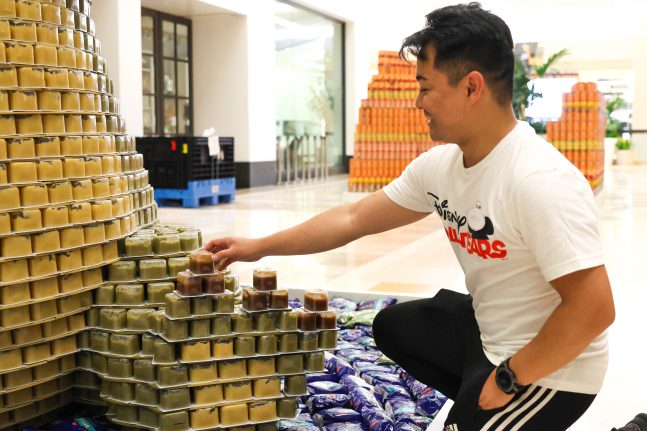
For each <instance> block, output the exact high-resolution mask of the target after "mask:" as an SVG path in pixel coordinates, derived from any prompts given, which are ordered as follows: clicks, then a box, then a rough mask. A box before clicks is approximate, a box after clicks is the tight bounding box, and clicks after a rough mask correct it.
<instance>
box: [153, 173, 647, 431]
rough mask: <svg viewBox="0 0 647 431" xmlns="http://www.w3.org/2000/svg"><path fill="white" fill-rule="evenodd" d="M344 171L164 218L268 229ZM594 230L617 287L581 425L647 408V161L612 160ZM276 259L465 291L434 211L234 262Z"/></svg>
mask: <svg viewBox="0 0 647 431" xmlns="http://www.w3.org/2000/svg"><path fill="white" fill-rule="evenodd" d="M345 190H346V182H345V178H344V177H339V178H336V179H333V180H330V181H328V182H325V183H306V184H298V185H291V186H282V187H267V188H258V189H253V190H251V191H249V190H244V191H239V192H238V194H237V196H236V200H235V201H234V202H233V203H231V204H225V205H219V206H211V207H202V208H199V209H181V208H161V209H160V212H159V214H160V219H161V221H162V222H164V223H181V224H185V225H187V224H188V225H191V226H195V227H199V228H200V229H202V231H203V236H204V238H205V239H206V240H208V239H210V238H213V237H220V236H252V237H258V236H262V235H267V234H271V233H273V232H275V231H277V230H280V229H285V228H288V227H290V226H293V225H295V224H297V223H300V222H302V221H305V220H307V219H308V218H310V217H312V216H314V215H315V214H317V213H319V212H321V211H325V210H326V209H329V208H332V207H334V206H337V205H340V204H342V203H343V202H344V201H348V200H349V199H352V197H351V196H349V195H348V194H347V193H346V192H345ZM598 204H599V207H600V218H601V223H600V232H601V234H602V238H603V240H604V244H605V252H606V255H607V262H608V263H607V267H608V271H609V275H610V277H611V281H612V285H613V288H614V295H615V301H616V311H617V318H616V322H615V324H614V325H613V327H612V329H611V355H610V366H609V371H608V374H607V379H606V382H605V386H604V388H603V390H602V392H601V393H600V394H599V396H598V397H597V399H596V401H595V402H594V404H593V406H592V407H591V408H590V409H589V411H588V412H587V413H586V415H585V416H584V417H583V418H582V419H581V420H580V421H579V422H578V423H577V424H576V425H575V426H573V427H572V430H577V431H597V430H609V429H610V428H611V427H612V426H620V425H623V424H624V423H626V422H627V421H628V420H629V419H631V418H633V416H634V415H635V414H636V413H637V412H639V411H647V395H645V393H646V392H645V391H646V390H647V362H646V358H647V338H646V337H645V333H646V332H647V312H645V309H646V308H647V284H646V283H645V281H644V280H645V274H644V272H643V271H644V269H645V268H646V267H647V264H646V261H645V249H646V248H647V166H636V167H628V168H619V167H614V168H612V169H610V170H609V171H608V173H607V176H606V184H605V188H604V191H603V192H602V193H601V194H600V195H599V196H598ZM259 265H263V266H272V267H275V268H276V269H277V270H278V271H279V282H280V284H282V285H283V286H285V287H290V288H298V289H308V288H325V289H328V290H330V291H340V292H353V293H354V294H356V295H357V294H362V293H367V292H368V293H377V294H383V295H386V294H389V293H392V294H396V295H400V296H407V295H411V296H421V297H422V296H429V295H433V294H434V293H435V292H436V291H437V290H438V289H439V288H449V289H454V290H458V291H465V288H464V285H463V274H462V271H461V269H460V266H459V265H458V262H457V261H456V259H455V257H454V255H453V252H452V250H451V247H450V246H449V243H448V241H447V239H446V236H445V233H444V231H443V230H442V228H441V223H440V220H439V219H438V217H436V216H431V217H428V218H427V219H425V220H422V221H420V222H418V223H415V224H412V225H409V226H406V227H403V228H400V229H397V230H394V231H391V232H386V233H382V234H379V235H374V236H371V237H366V238H362V239H360V240H358V241H355V242H354V243H351V244H348V245H346V246H345V247H341V248H339V249H337V250H333V251H330V252H327V253H321V254H317V255H310V256H293V257H267V258H264V259H262V260H261V261H260V262H257V263H237V264H235V265H234V266H233V268H234V269H235V270H237V271H238V272H239V273H240V275H241V281H242V282H243V283H249V282H250V281H251V271H252V268H253V267H255V266H259Z"/></svg>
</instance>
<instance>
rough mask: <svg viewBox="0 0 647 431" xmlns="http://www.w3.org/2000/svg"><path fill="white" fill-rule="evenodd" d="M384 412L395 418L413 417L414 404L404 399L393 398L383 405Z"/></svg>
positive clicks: (414, 411) (414, 412)
mask: <svg viewBox="0 0 647 431" xmlns="http://www.w3.org/2000/svg"><path fill="white" fill-rule="evenodd" d="M384 410H386V412H387V413H388V414H389V415H391V416H393V417H395V418H398V417H400V416H413V415H415V414H416V403H414V402H413V401H412V400H406V399H404V398H393V399H390V400H387V401H386V402H385V403H384Z"/></svg>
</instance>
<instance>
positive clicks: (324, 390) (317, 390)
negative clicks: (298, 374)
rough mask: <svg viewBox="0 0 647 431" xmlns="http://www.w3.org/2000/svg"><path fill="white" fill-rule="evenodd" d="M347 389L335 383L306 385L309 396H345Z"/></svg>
mask: <svg viewBox="0 0 647 431" xmlns="http://www.w3.org/2000/svg"><path fill="white" fill-rule="evenodd" d="M346 392H347V389H346V388H345V387H344V386H343V385H340V384H339V383H335V382H312V383H308V393H310V394H345V393H346Z"/></svg>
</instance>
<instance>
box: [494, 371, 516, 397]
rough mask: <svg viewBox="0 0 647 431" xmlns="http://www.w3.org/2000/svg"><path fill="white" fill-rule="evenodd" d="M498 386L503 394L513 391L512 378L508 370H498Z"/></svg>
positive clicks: (496, 378) (496, 377)
mask: <svg viewBox="0 0 647 431" xmlns="http://www.w3.org/2000/svg"><path fill="white" fill-rule="evenodd" d="M495 380H496V384H497V386H498V387H499V388H501V390H502V391H503V392H507V391H510V390H511V389H512V376H511V375H510V373H508V372H507V370H504V369H501V368H498V369H497V370H496V376H495Z"/></svg>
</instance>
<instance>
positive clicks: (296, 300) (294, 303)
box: [288, 298, 303, 308]
mask: <svg viewBox="0 0 647 431" xmlns="http://www.w3.org/2000/svg"><path fill="white" fill-rule="evenodd" d="M288 305H289V306H290V308H301V307H303V304H301V300H300V299H299V298H294V299H290V300H289V301H288Z"/></svg>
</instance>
